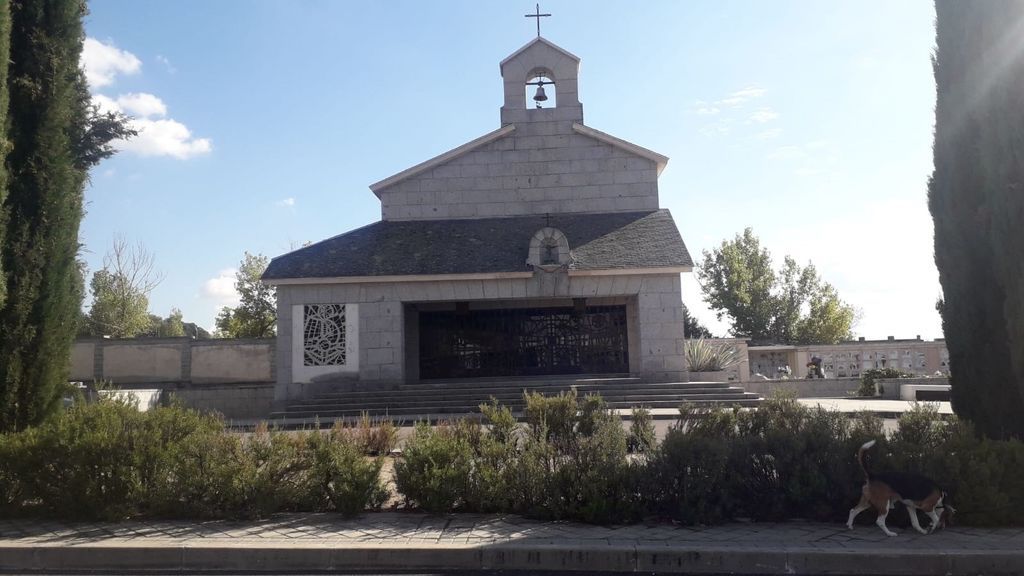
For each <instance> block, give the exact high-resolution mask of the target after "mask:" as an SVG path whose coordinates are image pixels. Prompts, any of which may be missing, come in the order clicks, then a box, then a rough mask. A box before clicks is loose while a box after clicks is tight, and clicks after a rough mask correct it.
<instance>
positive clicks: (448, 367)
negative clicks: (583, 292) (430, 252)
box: [419, 306, 629, 379]
mask: <svg viewBox="0 0 1024 576" xmlns="http://www.w3.org/2000/svg"><path fill="white" fill-rule="evenodd" d="M419 317H420V334H419V340H420V378H424V379H427V378H474V377H485V376H534V375H548V374H611V373H626V372H629V345H628V341H627V337H626V333H627V329H626V307H625V306H585V307H584V306H579V307H571V306H567V307H558V308H512V309H503V310H462V311H454V312H420V315H419Z"/></svg>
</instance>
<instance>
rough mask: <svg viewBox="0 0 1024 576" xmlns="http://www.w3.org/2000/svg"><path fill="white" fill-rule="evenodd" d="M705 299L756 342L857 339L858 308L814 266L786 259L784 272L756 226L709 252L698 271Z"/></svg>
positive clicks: (737, 331)
mask: <svg viewBox="0 0 1024 576" xmlns="http://www.w3.org/2000/svg"><path fill="white" fill-rule="evenodd" d="M697 280H698V281H699V282H700V285H701V288H702V289H703V291H704V300H705V301H706V302H707V303H708V304H709V305H710V306H711V308H712V309H713V310H715V312H716V314H717V316H718V318H719V319H720V320H721V319H722V318H723V317H726V316H727V317H728V318H729V320H730V322H731V323H732V330H731V332H732V334H734V335H737V336H739V335H742V336H746V337H749V338H751V339H752V340H754V341H755V342H772V343H778V344H812V343H814V344H833V343H836V342H839V341H842V340H848V339H850V338H851V337H852V333H851V328H852V326H853V323H854V321H855V320H856V311H855V309H854V308H853V307H851V306H850V305H848V304H846V303H845V302H843V301H842V300H840V299H839V295H838V293H837V292H836V290H835V288H834V287H833V286H832V285H831V284H829V283H827V282H822V280H821V277H820V276H819V275H818V271H817V269H815V267H814V265H813V264H810V263H808V264H807V266H805V267H801V266H800V265H799V264H797V263H796V261H795V260H793V259H792V258H790V257H789V256H786V257H785V259H784V261H783V266H782V269H781V270H779V271H778V272H776V271H775V270H774V269H773V268H772V256H771V253H770V252H768V249H767V248H763V247H761V242H760V240H759V239H758V238H757V236H755V235H754V232H753V230H752V229H751V228H747V229H745V230H744V231H743V234H737V235H736V237H735V238H734V239H733V240H727V241H723V242H722V244H721V245H720V246H719V247H718V248H715V249H714V250H711V251H710V252H709V251H707V250H705V251H704V261H703V263H702V264H701V266H700V268H699V269H698V270H697Z"/></svg>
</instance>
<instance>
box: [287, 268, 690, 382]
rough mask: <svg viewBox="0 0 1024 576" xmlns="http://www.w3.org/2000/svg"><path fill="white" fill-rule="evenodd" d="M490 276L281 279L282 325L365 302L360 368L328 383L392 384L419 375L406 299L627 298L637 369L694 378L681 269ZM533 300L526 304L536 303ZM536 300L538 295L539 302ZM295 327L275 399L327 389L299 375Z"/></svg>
mask: <svg viewBox="0 0 1024 576" xmlns="http://www.w3.org/2000/svg"><path fill="white" fill-rule="evenodd" d="M547 276H548V275H544V276H543V277H535V276H533V275H531V274H529V273H525V274H523V275H522V276H521V277H513V278H494V279H486V280H436V281H422V282H394V283H365V284H354V283H352V284H320V285H288V284H284V285H279V286H278V290H277V299H278V326H285V327H287V326H292V325H293V318H292V315H293V310H296V309H300V308H298V306H297V305H301V304H313V303H319V304H340V303H344V304H358V305H359V306H358V309H359V318H358V323H359V324H358V326H359V339H360V346H359V357H358V366H359V369H358V372H357V373H354V374H347V375H346V374H341V373H339V374H337V375H335V376H334V377H331V378H325V379H323V382H325V383H327V382H329V381H333V382H338V381H341V380H345V379H351V380H353V381H359V382H363V383H369V382H379V383H380V384H381V386H387V385H388V384H391V383H396V382H398V381H401V380H403V379H407V378H415V377H416V375H415V368H414V364H415V361H416V359H417V355H416V353H415V350H411V349H408V342H407V340H406V337H405V336H406V335H405V332H406V330H407V329H408V328H407V327H408V325H409V323H410V322H413V321H414V319H409V320H408V321H407V320H406V318H405V314H406V310H405V306H404V304H405V303H410V302H418V303H423V302H460V301H482V300H504V299H545V298H547V299H550V298H569V299H571V298H581V297H583V298H586V297H589V298H604V297H619V296H621V297H627V298H630V299H631V301H632V302H635V305H630V306H627V318H628V319H630V321H631V327H630V333H629V340H630V348H631V350H630V370H631V372H634V373H635V374H637V375H639V376H643V377H644V378H647V379H650V380H662V381H664V380H675V381H685V380H686V365H685V364H686V363H685V358H684V355H683V354H684V352H683V346H684V340H683V314H682V296H681V292H680V281H679V275H678V274H658V275H654V274H652V275H607V276H568V277H567V278H566V279H565V280H563V281H561V282H559V281H556V280H555V275H551V278H550V280H551V281H550V282H545V281H543V280H545V279H548V278H547ZM529 301H530V300H527V301H526V302H529ZM534 301H536V300H534ZM296 338H297V334H296V333H295V331H294V330H288V329H281V330H279V331H278V354H277V362H278V387H277V391H276V393H275V401H277V402H286V401H288V400H290V399H293V398H299V397H303V396H306V395H308V394H310V393H312V392H315V391H317V390H318V389H319V384H320V382H317V381H308V382H298V381H294V380H293V374H294V371H293V369H292V362H293V353H292V351H293V346H294V345H295V344H296Z"/></svg>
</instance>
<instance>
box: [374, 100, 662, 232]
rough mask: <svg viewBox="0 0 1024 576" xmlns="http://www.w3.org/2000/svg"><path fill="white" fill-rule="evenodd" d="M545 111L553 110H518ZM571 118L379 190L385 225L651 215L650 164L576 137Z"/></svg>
mask: <svg viewBox="0 0 1024 576" xmlns="http://www.w3.org/2000/svg"><path fill="white" fill-rule="evenodd" d="M520 112H521V113H523V114H526V113H531V112H540V113H550V115H551V116H552V117H554V118H557V117H558V114H560V113H563V112H561V111H560V109H558V108H555V109H551V110H550V111H549V110H537V111H529V110H523V111H520ZM572 125H573V121H572V120H552V121H549V122H533V123H523V124H516V125H515V126H516V129H515V131H514V132H512V133H511V134H509V135H507V136H504V137H502V138H499V139H498V140H495V141H493V142H491V143H489V144H486V145H484V146H482V147H481V148H478V149H477V150H474V151H471V152H468V153H466V154H464V155H463V156H460V157H458V158H456V159H454V160H452V161H450V162H447V163H445V164H442V165H440V166H436V167H434V168H433V169H430V170H428V171H426V172H423V173H420V174H417V175H415V176H412V177H410V178H408V179H406V180H403V181H401V182H398V183H396V184H394V185H393V186H391V187H388V188H385V189H383V190H380V191H379V195H380V198H381V216H382V218H383V219H384V220H424V219H426V220H430V219H449V218H485V217H500V216H516V215H527V214H548V213H550V214H563V213H579V212H628V211H642V210H656V209H658V183H657V179H658V174H657V167H656V165H655V163H654V162H653V161H651V160H649V159H647V158H643V157H640V156H637V155H635V154H632V153H630V152H628V151H626V150H623V149H620V148H617V147H614V146H611V145H609V144H606V143H603V142H600V141H598V140H595V139H593V138H591V137H589V136H584V135H582V134H578V133H576V132H575V131H574V130H573V128H572Z"/></svg>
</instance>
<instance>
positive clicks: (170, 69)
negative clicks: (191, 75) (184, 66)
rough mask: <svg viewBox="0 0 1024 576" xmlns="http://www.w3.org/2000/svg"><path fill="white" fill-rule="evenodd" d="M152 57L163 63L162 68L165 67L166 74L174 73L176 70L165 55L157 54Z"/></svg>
mask: <svg viewBox="0 0 1024 576" xmlns="http://www.w3.org/2000/svg"><path fill="white" fill-rule="evenodd" d="M153 59H154V60H156V61H157V62H159V63H161V64H163V65H164V68H166V69H167V73H168V74H175V73H177V72H178V69H177V68H175V67H174V64H171V61H170V60H168V59H167V57H166V56H163V55H161V54H157V55H156V56H155V57H154V58H153Z"/></svg>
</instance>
